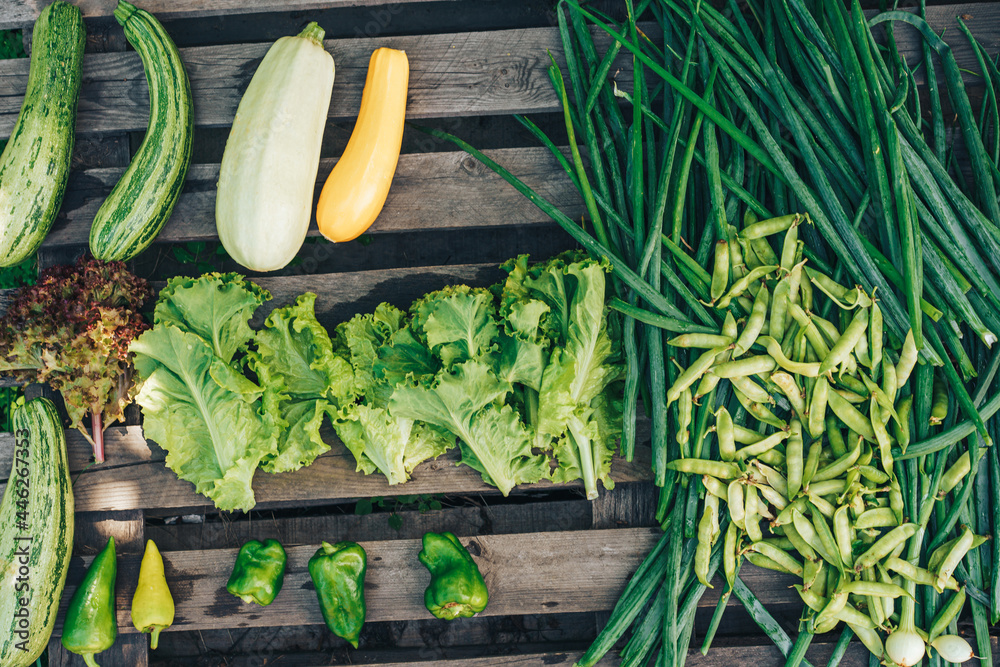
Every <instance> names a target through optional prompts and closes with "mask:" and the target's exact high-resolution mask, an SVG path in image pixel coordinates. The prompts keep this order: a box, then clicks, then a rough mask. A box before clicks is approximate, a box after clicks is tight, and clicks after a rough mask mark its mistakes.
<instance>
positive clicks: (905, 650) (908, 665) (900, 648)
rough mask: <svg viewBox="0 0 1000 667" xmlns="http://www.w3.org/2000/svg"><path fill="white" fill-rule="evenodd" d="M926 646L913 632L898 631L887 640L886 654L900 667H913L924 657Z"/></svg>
mask: <svg viewBox="0 0 1000 667" xmlns="http://www.w3.org/2000/svg"><path fill="white" fill-rule="evenodd" d="M925 648H926V644H925V643H924V640H923V638H922V637H921V636H920V635H918V634H917V633H916V632H915V631H913V630H900V629H897V630H896V631H895V632H893V633H892V634H891V635H889V637H888V638H887V639H886V640H885V653H886V655H888V656H889V659H890V660H892V661H893V662H894V663H896V664H897V665H900V667H913V665H915V664H917V663H918V662H920V661H921V659H923V657H924V650H925Z"/></svg>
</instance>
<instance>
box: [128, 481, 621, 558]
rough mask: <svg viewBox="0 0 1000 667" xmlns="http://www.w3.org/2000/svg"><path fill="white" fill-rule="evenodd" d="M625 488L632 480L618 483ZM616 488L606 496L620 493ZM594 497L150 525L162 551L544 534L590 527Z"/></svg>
mask: <svg viewBox="0 0 1000 667" xmlns="http://www.w3.org/2000/svg"><path fill="white" fill-rule="evenodd" d="M620 487H621V489H622V490H624V489H627V488H628V487H629V485H627V484H622V485H620ZM622 490H619V489H618V488H616V489H615V490H614V493H608V494H605V496H615V495H621V493H622ZM591 504H592V503H591V502H590V501H587V500H583V499H581V500H547V501H544V502H529V503H503V504H496V505H485V504H483V505H479V506H477V507H445V508H443V509H440V510H428V511H425V512H420V511H417V510H416V509H413V506H403V507H400V508H399V509H398V511H393V512H392V514H394V515H395V516H396V517H397V518H398V520H399V522H398V523H397V524H396V525H395V526H393V525H390V522H389V520H388V519H389V517H390V516H392V514H390V512H389V510H391V508H392V503H391V499H390V503H389V509H387V510H381V511H377V512H376V513H373V514H366V515H362V516H359V515H356V514H344V513H340V512H338V513H335V514H334V513H331V514H325V515H323V516H304V517H298V516H295V517H286V516H280V517H275V516H271V517H268V516H267V513H266V512H265V513H263V514H264V516H260V517H258V516H255V517H253V520H252V521H240V520H236V521H231V520H228V519H227V518H226V517H225V516H224V515H223V516H220V520H211V519H209V520H205V521H202V522H200V523H183V522H175V523H170V524H163V525H156V524H152V525H149V526H147V527H146V534H147V536H148V538H149V539H151V540H153V541H154V542H156V544H157V546H159V548H160V549H162V550H163V551H187V550H201V549H234V548H238V547H239V546H240V545H242V544H243V543H244V542H245V541H247V540H249V539H258V540H264V539H267V538H274V539H276V540H278V541H279V542H281V543H282V544H304V543H308V542H311V541H314V540H315V539H316V538H317V537H323V538H325V539H326V540H327V541H330V540H334V541H340V540H350V541H352V542H372V541H378V540H394V539H401V540H406V539H418V538H420V537H421V536H423V534H424V533H426V532H428V531H432V532H440V531H442V530H447V531H450V532H452V533H454V534H456V535H458V536H460V537H466V536H472V535H502V534H505V533H541V532H550V531H559V530H586V529H587V528H590V527H591Z"/></svg>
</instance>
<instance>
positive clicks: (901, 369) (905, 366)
mask: <svg viewBox="0 0 1000 667" xmlns="http://www.w3.org/2000/svg"><path fill="white" fill-rule="evenodd" d="M917 356H918V351H917V344H916V343H915V342H914V339H913V330H912V329H911V330H910V331H908V332H906V338H905V339H904V340H903V349H902V350H901V351H900V353H899V362H898V363H897V364H896V384H897V386H898V387H902V386H903V385H905V384H906V381H907V380H909V379H910V373H911V372H912V371H913V367H914V366H916V365H917Z"/></svg>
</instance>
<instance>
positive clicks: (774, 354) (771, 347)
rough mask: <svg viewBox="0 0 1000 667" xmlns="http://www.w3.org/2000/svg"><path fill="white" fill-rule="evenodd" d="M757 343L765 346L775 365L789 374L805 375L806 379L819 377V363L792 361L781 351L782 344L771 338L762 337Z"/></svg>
mask: <svg viewBox="0 0 1000 667" xmlns="http://www.w3.org/2000/svg"><path fill="white" fill-rule="evenodd" d="M757 342H758V343H760V344H761V345H763V346H764V348H765V349H766V350H767V353H768V354H769V355H771V358H772V359H774V361H775V364H776V365H778V366H780V367H781V368H783V369H785V370H786V371H788V372H789V373H795V374H796V375H803V376H805V377H811V378H814V377H819V374H820V372H819V369H820V365H819V363H804V362H798V361H792V360H791V359H789V358H788V357H787V356H785V353H784V352H783V351H782V349H781V344H780V343H778V341H777V340H775V339H774V338H773V337H771V336H761V337H760V338H758V339H757Z"/></svg>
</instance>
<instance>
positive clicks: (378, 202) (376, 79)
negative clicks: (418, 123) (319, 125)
mask: <svg viewBox="0 0 1000 667" xmlns="http://www.w3.org/2000/svg"><path fill="white" fill-rule="evenodd" d="M409 78H410V64H409V61H408V60H407V58H406V54H405V53H404V52H402V51H397V50H395V49H386V48H382V49H377V50H376V51H375V53H373V54H372V57H371V61H370V62H369V63H368V79H367V80H366V81H365V90H364V92H363V93H362V95H361V109H360V110H359V111H358V121H357V123H356V124H355V126H354V132H353V133H352V134H351V140H350V141H349V142H348V143H347V148H345V149H344V154H343V156H341V158H340V160H338V161H337V164H336V165H335V166H334V168H333V171H331V172H330V176H329V177H328V178H327V179H326V183H325V184H324V185H323V191H322V192H321V193H320V196H319V204H318V205H317V207H316V222H317V224H318V225H319V231H320V232H321V233H322V234H323V236H325V237H326V238H328V239H330V240H331V241H334V242H335V243H340V242H343V241H350V240H351V239H355V238H357V237H358V236H360V235H361V234H362V233H363V232H364V231H365V230H366V229H368V228H369V227H370V226H371V224H372V223H373V222H375V218H377V217H378V214H379V212H380V211H381V210H382V206H383V205H384V204H385V198H386V196H387V195H388V194H389V185H390V184H391V183H392V176H393V174H394V173H395V172H396V162H397V161H398V160H399V150H400V148H401V146H402V144H403V121H404V119H405V117H406V90H407V85H408V83H409Z"/></svg>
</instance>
